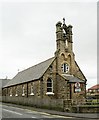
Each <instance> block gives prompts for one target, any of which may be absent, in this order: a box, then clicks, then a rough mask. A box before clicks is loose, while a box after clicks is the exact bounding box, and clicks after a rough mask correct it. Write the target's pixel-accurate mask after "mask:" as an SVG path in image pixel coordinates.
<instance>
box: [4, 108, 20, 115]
mask: <svg viewBox="0 0 99 120" xmlns="http://www.w3.org/2000/svg"><path fill="white" fill-rule="evenodd" d="M3 110H4V111H7V112H11V113H15V114H18V115H22V114H21V113H18V112H14V111H11V110H6V109H3Z"/></svg>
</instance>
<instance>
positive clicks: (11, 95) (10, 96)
mask: <svg viewBox="0 0 99 120" xmlns="http://www.w3.org/2000/svg"><path fill="white" fill-rule="evenodd" d="M10 97H12V88H10Z"/></svg>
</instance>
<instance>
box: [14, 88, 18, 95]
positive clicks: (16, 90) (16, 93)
mask: <svg viewBox="0 0 99 120" xmlns="http://www.w3.org/2000/svg"><path fill="white" fill-rule="evenodd" d="M15 90H16V94H15V96H16V97H17V96H18V88H17V86H16V88H15Z"/></svg>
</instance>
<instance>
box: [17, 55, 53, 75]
mask: <svg viewBox="0 0 99 120" xmlns="http://www.w3.org/2000/svg"><path fill="white" fill-rule="evenodd" d="M52 58H55V57H51V58H49V59H47V60H44V61H42V62H39V63H37V64H35V65H33V66H31V67H28V68H26V69H24V70H22V71H20V72H18V73H21V72H24V71H26V70H28V69H30V68H32V67H35V66H38V65H40V64H42V63H44V62H46V61H48V60H50V59H52Z"/></svg>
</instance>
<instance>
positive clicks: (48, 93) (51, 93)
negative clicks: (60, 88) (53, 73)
mask: <svg viewBox="0 0 99 120" xmlns="http://www.w3.org/2000/svg"><path fill="white" fill-rule="evenodd" d="M46 95H54V93H53V92H47V93H46Z"/></svg>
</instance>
